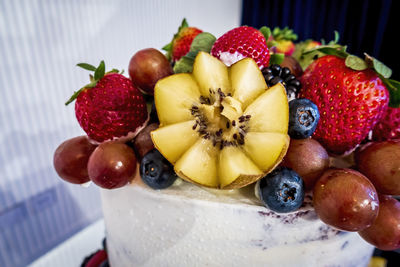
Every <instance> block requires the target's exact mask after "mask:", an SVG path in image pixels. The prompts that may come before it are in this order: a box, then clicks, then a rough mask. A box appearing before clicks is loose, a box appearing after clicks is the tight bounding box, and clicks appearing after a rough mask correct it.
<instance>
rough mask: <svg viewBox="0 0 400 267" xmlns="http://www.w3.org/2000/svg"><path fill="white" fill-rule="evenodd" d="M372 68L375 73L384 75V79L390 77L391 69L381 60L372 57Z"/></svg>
mask: <svg viewBox="0 0 400 267" xmlns="http://www.w3.org/2000/svg"><path fill="white" fill-rule="evenodd" d="M372 63H373V66H374V69H375V71H376V72H377V73H379V74H380V75H382V76H383V77H385V78H386V79H388V78H390V76H392V70H391V69H390V68H389V67H388V66H386V65H385V64H383V63H382V62H381V61H379V60H377V59H376V58H374V59H373V61H372Z"/></svg>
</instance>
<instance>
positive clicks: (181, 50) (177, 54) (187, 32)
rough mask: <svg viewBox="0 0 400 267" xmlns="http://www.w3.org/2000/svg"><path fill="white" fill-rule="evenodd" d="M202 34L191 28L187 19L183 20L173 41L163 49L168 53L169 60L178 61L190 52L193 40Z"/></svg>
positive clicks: (200, 31)
mask: <svg viewBox="0 0 400 267" xmlns="http://www.w3.org/2000/svg"><path fill="white" fill-rule="evenodd" d="M202 32H203V31H202V30H200V29H198V28H195V27H189V25H188V23H187V21H186V19H183V21H182V24H181V26H180V27H179V29H178V32H177V33H176V34H175V35H174V37H173V38H172V41H171V42H170V43H169V44H167V45H166V46H164V47H163V50H165V51H167V58H168V59H170V60H171V59H172V61H173V62H176V61H178V60H179V59H180V58H181V57H183V56H184V55H186V54H187V53H188V52H189V50H190V45H191V44H192V42H193V39H194V38H195V37H196V36H197V35H198V34H199V33H202Z"/></svg>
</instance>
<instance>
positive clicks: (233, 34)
mask: <svg viewBox="0 0 400 267" xmlns="http://www.w3.org/2000/svg"><path fill="white" fill-rule="evenodd" d="M211 54H212V55H213V56H214V57H217V58H219V59H220V60H221V61H222V62H224V63H225V64H226V65H227V66H230V65H232V64H233V63H235V62H236V61H239V60H240V59H242V58H246V57H250V58H253V59H254V60H255V61H256V62H257V65H258V67H259V68H260V69H263V68H264V67H268V64H269V59H270V51H269V49H268V47H267V41H266V40H265V37H264V35H263V34H262V33H261V32H260V31H259V30H257V29H254V28H252V27H248V26H240V27H237V28H234V29H232V30H230V31H228V32H226V33H225V34H224V35H222V36H221V37H219V38H218V39H217V40H216V41H215V43H214V45H213V47H212V49H211Z"/></svg>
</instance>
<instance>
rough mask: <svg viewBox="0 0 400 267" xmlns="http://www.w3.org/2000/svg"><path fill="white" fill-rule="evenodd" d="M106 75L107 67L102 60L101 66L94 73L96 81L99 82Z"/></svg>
mask: <svg viewBox="0 0 400 267" xmlns="http://www.w3.org/2000/svg"><path fill="white" fill-rule="evenodd" d="M105 73H106V65H105V64H104V61H103V60H102V61H101V62H100V64H99V66H98V67H97V68H96V70H95V71H94V80H95V81H96V82H97V81H99V80H100V79H101V78H103V77H104V74H105Z"/></svg>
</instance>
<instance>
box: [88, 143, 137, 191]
mask: <svg viewBox="0 0 400 267" xmlns="http://www.w3.org/2000/svg"><path fill="white" fill-rule="evenodd" d="M87 169H88V174H89V178H90V180H92V182H94V183H95V184H96V185H98V186H100V187H102V188H106V189H112V188H118V187H122V186H124V185H126V184H127V183H128V182H129V181H130V180H131V179H132V178H133V175H134V174H135V171H136V156H135V153H134V151H133V150H132V149H131V148H130V147H129V146H128V145H126V144H123V143H119V142H116V141H109V142H103V143H101V144H100V145H99V146H98V147H97V148H96V149H95V150H94V151H93V153H92V154H91V155H90V158H89V162H88V165H87Z"/></svg>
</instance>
